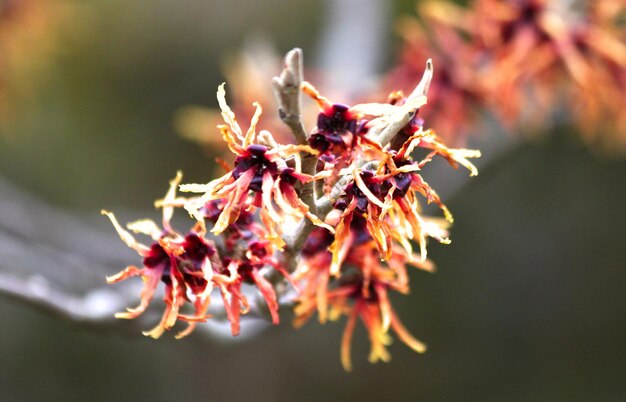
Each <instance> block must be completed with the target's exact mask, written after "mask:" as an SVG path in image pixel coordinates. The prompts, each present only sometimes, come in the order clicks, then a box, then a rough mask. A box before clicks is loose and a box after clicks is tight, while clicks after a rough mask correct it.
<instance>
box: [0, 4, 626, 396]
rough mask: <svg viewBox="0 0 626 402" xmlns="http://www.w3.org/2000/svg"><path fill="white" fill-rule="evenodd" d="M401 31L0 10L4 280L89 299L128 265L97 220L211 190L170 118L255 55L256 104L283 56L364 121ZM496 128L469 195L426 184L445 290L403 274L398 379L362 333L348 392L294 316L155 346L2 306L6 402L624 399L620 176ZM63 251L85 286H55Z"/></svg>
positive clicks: (117, 328)
mask: <svg viewBox="0 0 626 402" xmlns="http://www.w3.org/2000/svg"><path fill="white" fill-rule="evenodd" d="M401 15H415V4H414V1H404V0H402V1H401V0H396V1H388V2H382V1H376V0H367V1H365V0H363V1H350V0H325V1H323V0H318V1H312V0H305V1H299V2H293V1H292V2H289V1H281V0H257V1H253V2H252V1H246V0H231V1H229V2H223V1H217V0H184V1H176V2H174V1H167V0H134V1H132V2H128V1H122V0H107V1H105V0H90V1H70V0H68V1H53V0H48V1H46V0H39V1H36V0H21V1H18V0H0V176H1V177H3V178H2V183H3V184H2V186H0V188H2V193H1V194H0V198H1V199H2V202H1V203H0V227H2V231H1V232H0V235H1V237H0V239H4V240H3V241H4V243H5V244H4V246H1V247H0V255H2V257H3V258H2V260H3V261H2V262H1V263H0V268H1V272H2V273H3V274H5V273H8V274H11V275H13V274H14V276H15V277H18V278H25V277H30V278H32V275H34V274H36V278H40V279H41V280H43V281H44V282H45V283H46V286H57V285H58V286H59V287H61V288H63V287H65V288H67V289H70V290H72V291H74V290H75V291H76V292H78V293H80V292H79V290H81V291H83V293H84V292H85V291H87V290H88V289H85V287H87V286H93V287H101V286H102V285H103V283H104V275H107V274H109V275H110V274H113V273H115V272H117V271H118V270H119V269H121V268H122V267H123V266H124V265H125V264H129V263H135V262H136V256H133V254H132V253H130V252H129V251H128V250H126V249H125V246H124V245H123V244H122V243H121V242H119V243H118V242H117V239H116V238H115V236H114V233H113V230H112V229H111V228H110V227H109V224H108V222H106V221H105V219H104V218H102V217H101V216H100V215H99V211H100V209H102V208H107V209H111V210H114V211H116V212H119V213H118V214H119V215H120V217H121V219H120V220H121V221H127V220H129V219H134V218H137V217H150V218H155V219H156V218H158V211H155V210H154V209H153V208H152V202H153V200H154V199H156V198H159V197H161V196H162V195H163V193H164V192H165V190H166V188H167V181H168V180H169V179H171V178H172V177H173V176H174V174H175V172H176V170H178V169H181V170H183V171H184V173H185V181H187V182H196V181H197V182H203V181H207V180H208V179H209V178H211V177H214V175H215V172H216V170H215V163H214V162H213V158H214V157H215V156H218V155H219V149H220V148H219V147H218V146H213V145H211V141H210V140H209V141H208V142H206V141H205V142H206V143H205V144H204V145H199V144H198V143H196V142H194V141H192V140H190V139H189V135H185V133H184V132H183V133H182V134H181V132H180V131H185V130H184V129H180V127H179V126H180V124H178V123H177V121H178V120H177V116H181V113H184V111H185V110H188V108H189V107H190V106H192V107H194V108H195V107H196V106H193V105H199V106H202V107H205V108H212V107H215V103H216V102H215V90H216V88H217V85H219V84H220V83H221V82H223V81H225V80H227V79H228V80H232V79H234V78H236V77H238V76H239V77H241V74H240V75H237V73H236V72H235V65H236V62H235V61H234V60H236V59H237V57H239V56H238V55H241V54H242V53H241V52H242V49H244V50H245V49H247V51H248V53H250V52H252V53H254V52H255V51H258V52H259V53H261V56H259V57H260V59H258V60H259V61H258V62H257V63H256V64H255V63H254V62H252V65H253V66H256V67H258V68H259V71H261V72H267V76H266V77H263V74H262V73H260V76H259V77H260V78H259V80H263V79H264V80H265V81H263V82H262V83H261V84H259V85H261V87H262V86H265V87H266V89H267V91H266V93H267V94H269V90H270V79H271V76H272V75H275V74H277V73H278V72H279V70H280V57H281V55H283V54H284V53H285V52H286V51H288V50H289V49H291V48H293V47H301V48H303V50H304V55H305V66H306V68H307V73H306V76H307V77H308V79H309V80H311V81H314V82H315V83H316V84H317V83H319V84H320V86H322V87H323V88H326V90H327V92H328V93H332V94H333V98H332V99H333V100H337V101H342V99H340V98H338V96H341V94H346V95H345V96H346V97H347V96H350V97H351V99H358V98H359V97H360V96H363V95H366V94H367V93H368V92H367V91H369V90H371V89H372V90H375V89H373V88H376V83H378V82H381V81H383V80H384V79H381V78H380V77H381V76H382V75H384V73H385V72H386V71H389V70H390V69H392V68H393V67H394V63H396V62H397V61H398V57H397V55H398V53H399V50H400V48H401V46H402V45H401V41H400V39H399V37H398V36H397V35H396V34H394V32H395V30H394V26H395V24H394V21H397V19H398V17H399V16H401ZM251 49H252V50H251ZM268 55H270V56H268ZM271 55H274V56H271ZM263 57H264V58H263ZM252 60H256V59H252ZM264 63H265V64H264ZM263 66H269V67H268V68H266V69H262V68H261V67H263ZM272 68H275V70H274V71H272ZM237 71H239V70H237ZM244 71H245V70H244ZM435 71H437V65H436V66H435ZM622 73H623V71H622ZM435 74H436V73H435ZM417 75H418V76H421V71H419V72H418V74H417ZM242 79H243V78H242ZM229 85H235V83H233V84H231V83H230V82H229ZM402 89H404V90H407V91H408V90H410V89H411V88H410V87H408V86H405V87H404V88H402ZM244 92H245V91H244ZM335 94H336V95H335ZM348 94H349V95H348ZM442 102H445V100H442ZM244 107H247V105H244ZM427 107H428V106H427ZM194 110H195V109H194ZM272 112H273V111H272V110H271V109H268V108H266V110H265V113H266V115H270V114H271V113H272ZM207 113H208V114H210V112H207ZM245 120H246V119H245V118H243V119H242V121H245ZM244 124H245V123H244ZM490 127H491V130H486V129H484V127H483V129H481V130H482V131H481V132H476V133H473V134H474V135H472V136H468V138H467V140H466V142H467V143H468V144H469V145H471V146H475V147H478V148H481V149H482V150H483V155H484V157H483V160H482V161H480V162H479V169H480V175H479V176H478V177H476V178H472V179H471V180H467V179H466V178H465V176H466V173H465V172H461V171H452V170H451V169H448V168H447V167H445V166H443V164H442V166H441V168H442V169H441V170H442V171H443V172H444V173H440V172H439V171H438V170H437V169H434V172H433V173H430V174H431V175H432V176H429V172H425V177H426V179H427V181H429V182H430V183H431V184H432V185H433V187H434V188H435V189H441V191H440V192H441V193H442V194H443V195H444V196H445V200H447V204H448V206H449V207H450V209H451V210H452V212H453V213H454V215H455V218H456V219H455V224H454V227H453V229H452V240H453V242H452V245H449V246H442V245H439V244H435V243H431V245H430V246H429V247H430V249H429V256H430V257H431V258H432V259H433V260H434V261H435V262H436V264H437V266H438V272H437V273H436V274H434V275H432V274H427V273H423V272H418V271H413V272H411V275H412V277H411V279H412V281H411V282H412V291H411V294H410V295H409V296H404V297H397V298H396V299H395V300H393V302H394V305H395V306H397V309H398V310H399V314H400V316H401V317H402V319H403V321H404V323H405V324H406V326H407V327H408V328H409V330H410V331H411V332H412V333H413V334H414V335H415V336H416V337H417V338H419V339H421V340H423V341H424V342H425V343H427V344H428V346H429V350H428V352H427V353H426V354H424V355H417V354H415V353H413V352H412V351H410V350H409V349H408V348H406V347H405V346H404V345H403V344H402V343H401V342H399V341H396V342H395V343H394V345H393V346H392V347H391V353H392V356H393V359H392V361H391V363H389V364H377V365H370V364H369V363H367V351H368V341H367V337H366V334H365V331H364V330H363V329H362V328H360V327H359V328H358V329H357V333H356V336H355V343H354V346H353V365H354V371H353V372H352V373H349V374H347V373H345V372H343V370H342V368H341V365H340V363H339V343H340V339H341V332H342V330H343V322H340V323H329V324H326V325H324V326H320V325H319V324H318V323H317V322H315V321H314V320H311V322H309V323H308V324H307V325H306V326H305V327H304V328H302V329H300V330H294V329H293V328H291V326H290V323H289V321H290V313H289V312H288V311H284V312H283V315H282V318H283V322H282V323H281V325H280V326H278V327H271V328H268V329H267V330H265V331H263V332H261V333H260V334H258V335H255V336H253V337H251V338H249V339H242V340H240V341H237V340H235V341H231V340H228V339H217V338H211V337H207V336H206V334H204V333H202V332H198V333H194V334H192V335H191V336H190V337H189V338H187V339H185V340H184V341H175V340H173V339H172V337H169V336H165V337H164V339H161V340H159V341H154V340H152V339H149V338H146V337H143V336H142V335H141V333H140V331H139V328H140V327H138V326H136V324H133V323H129V322H127V321H120V322H115V323H113V324H110V323H107V324H106V325H97V324H87V325H85V324H84V323H82V324H81V323H80V322H76V321H75V320H69V319H64V318H61V317H59V316H57V315H54V314H50V313H49V312H47V311H46V310H45V309H41V308H35V307H33V306H32V305H31V303H24V301H23V300H19V298H15V297H3V298H2V299H0V319H1V320H2V323H3V324H2V325H3V329H4V330H3V331H2V334H0V395H1V396H0V399H2V400H3V401H25V400H29V401H30V400H97V401H99V400H102V401H106V400H151V401H161V400H162V401H171V400H181V401H187V400H189V401H193V400H211V401H213V400H215V401H226V400H228V401H240V400H241V401H251V400H254V401H321V400H324V401H325V400H329V401H352V400H367V401H369V400H399V401H404V400H406V401H409V400H411V401H413V400H424V401H430V400H432V401H442V400H445V401H448V400H449V401H457V400H458V401H464V400H468V401H469V400H480V401H502V400H507V401H530V400H532V401H592V400H593V401H617V400H624V399H626V381H624V374H625V373H626V358H625V357H626V302H625V297H624V294H625V293H624V289H625V285H626V246H625V245H626V230H625V228H626V226H625V224H626V209H625V208H624V206H625V205H626V180H625V177H626V176H625V173H626V159H624V158H623V157H620V156H616V155H615V154H611V155H610V156H609V155H607V154H606V153H604V152H600V151H598V150H596V149H595V148H593V147H589V146H587V145H586V143H585V142H584V141H582V140H581V139H580V138H581V137H580V136H579V135H578V131H579V128H578V127H577V126H574V125H572V124H568V123H567V122H565V123H563V122H560V124H556V125H553V126H551V128H550V129H549V130H544V132H542V133H541V135H532V136H528V135H524V136H522V135H521V134H520V133H519V132H516V131H515V130H507V129H505V128H503V127H502V126H500V125H497V124H492V125H491V126H490ZM616 130H617V129H616ZM607 135H611V136H614V137H620V138H623V137H624V136H626V133H624V132H612V133H607ZM207 143H208V145H207ZM445 200H444V201H445ZM55 217H56V218H55ZM22 220H23V222H24V223H25V225H26V224H27V226H28V228H24V227H22V225H21V223H22ZM18 235H19V236H21V237H20V240H19V247H20V248H19V251H15V250H16V249H11V247H12V246H11V244H13V243H11V242H12V241H14V240H15V239H16V238H17V237H19V236H18ZM31 238H32V241H31ZM101 239H107V240H101ZM109 239H110V241H109ZM15 241H16V243H15V244H18V243H17V240H15ZM100 242H102V243H100ZM35 243H36V247H35ZM31 244H32V247H31V246H30V245H31ZM72 245H75V248H76V249H79V250H78V251H76V252H77V255H78V257H76V258H78V260H76V261H79V263H77V262H76V261H73V262H71V264H74V265H71V264H70V265H71V266H76V267H78V268H76V269H75V270H74V271H72V270H67V271H66V270H65V269H66V266H64V265H62V264H60V263H59V262H58V261H61V260H62V259H59V260H54V262H53V263H52V264H50V265H49V266H48V264H47V261H48V257H46V256H48V255H49V254H47V253H48V252H52V251H54V250H58V249H67V250H71V249H72ZM16 247H18V246H16ZM42 250H43V251H42ZM31 252H32V254H31ZM72 252H74V251H72ZM50 255H52V254H50ZM90 256H93V258H94V262H93V265H92V264H91V261H90V259H89V258H90ZM57 257H58V256H56V257H54V258H57ZM79 257H80V258H79ZM50 258H53V257H50ZM96 260H97V261H96ZM51 261H52V260H51ZM114 263H115V264H118V265H114ZM70 265H68V266H70ZM111 267H113V268H111ZM75 272H82V273H83V274H84V275H83V276H84V277H86V278H87V279H84V280H83V279H76V278H74V276H72V275H73V273H75ZM42 278H43V279H42ZM5 279H6V278H5ZM31 284H32V282H31ZM86 284H89V285H86ZM144 328H146V327H145V326H144ZM244 331H245V329H244Z"/></svg>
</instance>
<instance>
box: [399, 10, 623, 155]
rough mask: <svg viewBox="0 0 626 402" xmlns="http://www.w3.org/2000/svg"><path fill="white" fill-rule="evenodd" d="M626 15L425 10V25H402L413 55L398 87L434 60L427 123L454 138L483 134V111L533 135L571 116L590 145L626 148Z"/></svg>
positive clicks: (405, 59) (408, 21)
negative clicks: (480, 130) (423, 62)
mask: <svg viewBox="0 0 626 402" xmlns="http://www.w3.org/2000/svg"><path fill="white" fill-rule="evenodd" d="M625 13H626V3H624V1H622V0H598V1H589V2H568V1H561V0H516V1H509V0H473V1H471V2H470V3H469V5H468V6H467V7H463V6H458V5H456V4H453V3H451V2H442V1H428V2H421V3H420V4H419V6H418V14H419V15H420V16H421V20H422V23H420V22H418V21H417V20H415V19H414V18H411V17H406V18H404V19H402V20H401V21H400V24H399V31H400V34H401V36H402V38H403V40H404V46H403V50H402V54H401V62H400V65H399V66H398V67H397V68H396V69H395V70H393V71H392V72H391V73H390V75H389V82H390V83H393V86H396V85H397V84H398V82H399V81H400V82H402V81H408V82H411V81H412V80H414V79H415V75H416V74H415V71H417V65H418V63H421V60H423V58H424V57H425V55H428V57H432V58H433V59H434V60H435V62H437V63H438V66H439V68H441V70H439V72H440V73H439V74H438V75H437V76H436V77H435V78H434V80H433V83H432V87H433V92H434V98H433V99H432V101H433V103H435V105H434V108H433V109H432V110H431V111H427V112H426V117H427V118H428V119H429V121H430V122H431V123H432V124H434V125H435V126H436V127H437V128H438V131H439V132H440V133H442V134H443V135H444V136H446V138H448V136H449V135H456V134H458V133H461V132H462V131H463V129H464V128H467V127H472V128H473V129H476V125H477V123H479V119H478V117H479V114H480V112H481V111H484V110H487V111H493V112H495V115H496V116H497V117H499V119H500V121H501V122H503V123H504V124H506V125H508V126H512V125H517V124H522V127H528V126H530V127H531V128H542V126H544V125H545V122H546V121H547V120H548V118H553V119H555V118H560V116H562V115H563V111H564V110H565V111H567V116H568V118H569V119H570V120H571V121H573V122H574V123H575V124H577V125H578V126H579V127H581V129H582V133H583V134H584V139H585V140H587V142H589V143H590V144H594V145H600V146H602V145H606V144H616V143H619V144H624V145H626V138H613V137H612V136H613V133H617V136H618V137H623V136H622V135H620V133H621V134H623V133H625V132H626V120H625V118H624V113H622V110H623V109H624V107H626V28H625V26H624V23H623V21H624V19H623V17H624V15H625ZM426 32H428V34H427V33H426ZM390 85H391V84H390ZM440 99H441V101H439V100H440ZM469 105H474V109H471V108H470V106H469ZM615 140H617V141H615ZM612 147H613V148H615V147H614V145H612ZM619 148H622V149H623V148H624V147H619ZM614 150H615V149H614Z"/></svg>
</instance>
